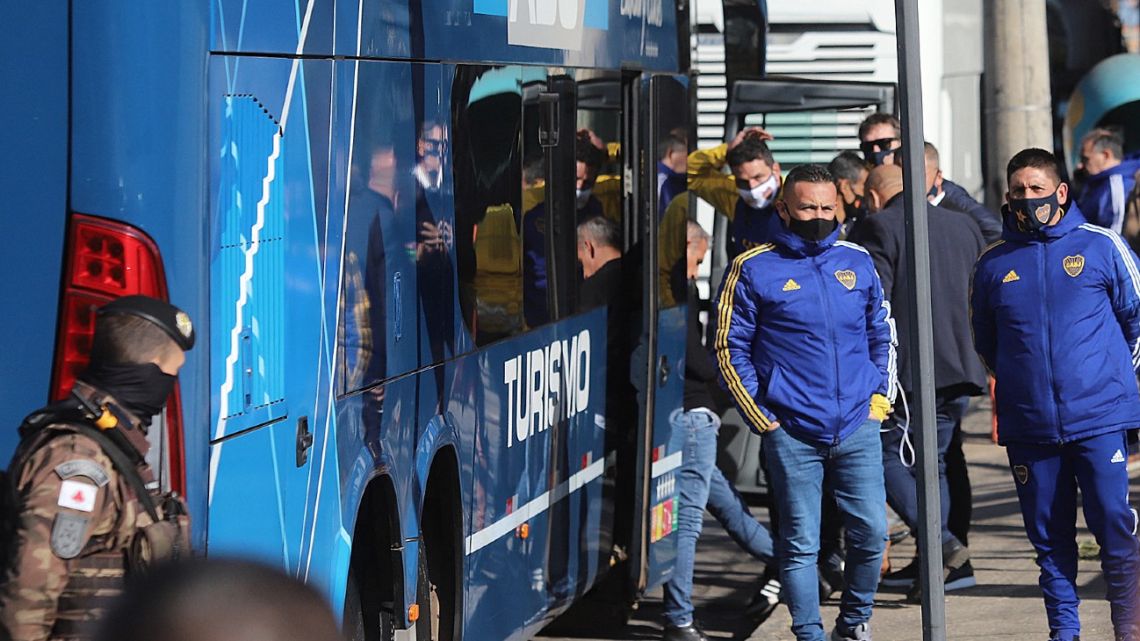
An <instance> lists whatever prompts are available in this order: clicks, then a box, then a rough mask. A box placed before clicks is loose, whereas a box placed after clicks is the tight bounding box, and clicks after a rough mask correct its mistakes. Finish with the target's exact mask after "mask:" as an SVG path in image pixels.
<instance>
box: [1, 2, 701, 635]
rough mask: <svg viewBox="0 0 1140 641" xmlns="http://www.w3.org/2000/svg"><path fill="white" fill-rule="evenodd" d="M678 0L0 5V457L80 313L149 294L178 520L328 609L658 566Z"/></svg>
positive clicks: (390, 608) (198, 538)
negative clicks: (175, 338)
mask: <svg viewBox="0 0 1140 641" xmlns="http://www.w3.org/2000/svg"><path fill="white" fill-rule="evenodd" d="M686 23H687V18H685V17H684V16H681V17H678V15H677V12H676V9H675V7H674V5H673V3H667V2H662V1H661V0H637V1H627V0H527V1H526V2H521V1H519V0H383V1H380V0H357V1H355V2H350V1H345V0H340V1H337V2H334V1H333V0H240V1H239V0H215V1H213V2H201V1H197V2H191V1H186V2H149V1H145V0H97V1H84V2H44V3H21V4H19V5H18V6H10V7H9V10H8V12H7V13H6V15H5V19H4V21H2V23H0V42H2V43H3V44H2V45H0V47H3V49H2V51H3V54H2V59H3V61H4V64H3V65H0V81H2V82H3V84H4V86H6V87H8V88H9V91H7V92H6V97H5V100H3V101H0V116H2V117H3V118H4V119H5V121H6V122H8V123H9V125H8V126H7V127H6V128H5V133H4V141H5V142H6V144H5V145H4V149H5V150H6V152H7V154H6V159H5V161H4V169H3V172H0V175H2V176H3V190H2V191H3V193H4V195H5V203H4V214H3V218H4V222H5V224H6V226H7V228H8V234H9V236H8V238H9V239H10V241H12V242H9V243H8V245H9V247H8V251H7V252H5V253H4V258H3V259H2V260H3V263H2V265H3V268H4V270H5V272H6V284H5V294H6V295H5V299H6V301H7V302H6V303H5V306H4V329H5V331H4V332H2V333H0V352H2V353H3V354H4V363H5V367H4V368H3V379H2V380H0V419H2V421H3V423H4V424H6V425H8V426H9V427H8V428H7V429H5V430H3V431H2V432H0V456H3V457H4V458H5V459H6V458H7V457H8V456H10V453H11V451H12V449H13V448H14V445H15V441H16V433H15V429H14V428H15V426H16V425H17V424H18V423H19V421H20V419H21V418H22V417H23V416H24V414H26V413H27V412H29V411H31V410H32V409H34V408H36V407H38V406H40V405H42V404H44V403H45V402H47V401H49V400H51V399H54V398H58V397H60V396H61V395H64V394H66V393H67V390H68V389H69V386H70V384H71V382H72V381H73V380H74V377H75V375H76V373H77V372H78V371H79V370H80V369H81V368H82V367H83V364H84V362H85V359H86V350H87V348H88V346H89V341H90V333H91V331H92V313H91V310H92V309H93V307H94V306H96V305H98V304H101V303H102V302H105V301H107V300H110V299H111V298H114V297H116V296H120V295H125V294H130V293H144V294H149V295H153V296H159V297H164V298H168V299H169V300H171V301H172V302H174V303H175V304H177V305H179V306H181V307H182V308H184V309H186V310H187V311H188V312H189V313H190V315H191V317H192V318H193V320H194V322H195V323H196V325H197V327H198V333H199V343H198V346H197V347H196V348H195V349H194V350H193V351H192V352H191V353H190V354H189V355H188V361H187V365H186V367H185V368H184V369H183V372H182V375H181V377H180V387H179V389H178V390H177V391H176V392H175V394H174V395H173V397H172V399H171V402H170V404H169V406H168V409H167V412H166V413H165V415H164V416H162V417H159V418H158V419H156V422H155V425H153V426H152V429H151V430H150V438H151V440H152V441H154V442H155V444H156V446H157V447H156V448H155V450H154V455H153V456H154V463H155V465H156V466H158V468H159V469H160V470H161V477H162V480H163V483H164V484H166V485H167V486H168V487H172V488H175V489H178V490H180V491H182V492H183V493H184V494H185V495H186V496H187V497H188V500H189V502H190V505H191V509H192V515H193V522H194V540H195V545H196V547H197V549H198V550H205V551H207V553H208V554H210V555H240V556H245V557H252V558H257V559H262V560H264V561H266V562H269V563H271V564H275V565H277V566H279V567H282V568H284V569H285V570H286V571H288V572H289V573H291V574H293V575H295V576H297V577H299V578H302V579H304V580H305V581H307V582H309V583H310V584H312V585H314V586H316V587H317V588H318V589H319V590H320V591H321V592H322V593H324V594H325V595H326V596H327V598H328V599H329V601H330V602H331V603H332V605H333V607H334V609H337V610H338V611H343V612H344V613H345V628H346V630H347V631H349V632H350V633H351V636H352V637H353V638H359V639H374V638H375V639H379V638H391V637H399V638H408V639H410V638H419V639H426V638H430V639H458V638H461V637H462V638H466V639H494V640H496V641H497V640H500V639H508V638H510V639H518V638H526V637H529V636H531V635H533V634H534V633H535V632H537V631H538V630H539V629H540V628H541V627H543V626H544V625H546V624H547V623H549V622H550V621H551V620H552V619H554V618H555V617H556V616H557V615H558V614H559V613H561V612H563V611H565V610H566V609H567V608H568V607H570V606H571V605H572V604H575V602H578V603H588V602H589V599H588V598H587V599H583V598H581V597H583V595H584V594H586V593H587V592H588V591H589V590H590V589H591V588H592V587H594V588H596V589H601V588H604V587H607V586H608V587H609V588H610V589H611V591H610V592H608V593H607V594H608V596H607V597H606V599H602V601H615V599H616V602H619V603H629V602H631V601H630V600H631V599H633V598H635V597H636V595H638V594H640V593H641V592H643V591H644V590H646V589H648V588H650V587H652V586H654V585H657V584H660V583H661V582H662V581H663V580H664V579H665V578H666V577H667V576H668V574H669V572H670V571H671V567H672V561H673V558H674V556H675V551H674V548H675V546H674V539H675V538H676V537H675V536H674V535H673V530H674V528H675V518H676V512H675V509H674V508H675V501H676V484H675V482H674V474H675V470H676V468H677V466H678V465H679V463H680V457H681V454H680V451H679V449H678V447H677V446H676V445H675V444H671V443H670V435H671V432H670V421H669V418H670V414H672V413H673V412H675V411H678V410H679V409H680V405H681V392H682V376H681V372H682V371H683V359H684V344H685V341H684V318H685V315H684V308H683V305H678V304H676V303H675V302H674V301H675V300H676V299H677V297H675V296H672V295H668V294H667V291H668V289H669V283H667V282H665V281H667V280H669V274H670V273H675V271H676V270H672V272H671V266H670V265H661V264H660V262H661V261H662V260H665V259H668V260H672V259H673V258H674V257H677V256H683V254H684V248H683V239H684V237H685V234H684V232H683V230H682V231H680V233H677V230H672V231H670V230H664V229H659V228H658V225H659V224H660V223H659V221H658V218H657V216H656V212H657V209H658V208H657V202H656V199H657V182H656V177H655V171H656V169H655V166H656V158H657V155H656V153H657V145H658V144H659V142H661V141H663V140H665V138H666V137H667V136H669V135H674V136H675V135H677V130H678V129H686V128H688V127H690V126H691V123H690V118H689V109H690V107H689V105H690V100H689V83H688V80H687V78H686V77H685V76H684V75H680V74H679V73H678V72H679V69H680V68H681V67H682V66H683V65H682V60H683V59H684V57H685V55H686V53H685V48H686V47H687V44H688V40H687V36H686V35H684V33H683V32H684V29H683V28H679V25H680V27H683V25H684V24H686ZM585 129H588V130H590V131H591V132H593V134H592V135H593V136H594V138H590V137H589V135H587V134H579V133H578V132H579V130H585ZM671 132H672V133H671ZM583 137H584V138H586V139H587V140H591V141H595V140H596V141H599V142H600V143H603V144H602V146H601V147H598V146H597V144H593V145H591V146H592V149H593V151H592V152H591V151H590V150H587V152H588V153H587V154H586V155H587V156H589V155H590V154H591V153H592V154H593V156H592V157H593V158H595V160H596V164H597V165H599V166H598V168H597V170H596V171H595V172H594V173H595V174H596V180H595V181H594V183H593V185H592V189H591V190H588V191H583V190H578V189H576V187H577V186H578V185H577V184H576V178H579V177H581V173H582V172H583V169H582V168H583V167H586V169H585V174H586V176H585V178H586V182H587V185H586V186H587V187H589V186H590V185H589V184H588V183H589V182H590V178H591V171H594V170H592V169H591V166H587V165H584V164H583V163H580V162H578V161H579V160H580V156H581V153H582V152H581V150H582V149H583V148H584V146H583V144H582V143H581V142H578V139H579V138H583ZM690 139H691V137H690ZM576 148H577V149H576ZM576 154H578V155H577V156H576ZM587 211H589V212H591V213H589V214H588V215H601V216H605V217H606V218H609V219H610V220H612V221H614V222H615V223H617V228H618V229H619V231H620V236H621V244H622V249H623V250H624V256H623V258H622V259H621V263H620V265H621V280H620V281H615V282H618V286H617V289H616V290H611V293H614V292H616V296H612V297H611V298H612V300H613V302H612V303H611V304H609V305H608V306H607V305H606V304H601V305H595V306H594V307H592V308H588V307H587V306H586V305H585V304H584V298H585V297H583V296H581V295H580V294H581V293H582V290H583V288H584V287H585V285H584V283H583V281H582V277H583V274H582V273H581V271H580V267H579V265H578V262H577V260H576V249H577V241H576V231H575V230H576V225H577V222H578V221H579V219H581V218H582V217H583V216H585V215H587V214H585V213H583V212H587ZM659 238H663V239H664V238H667V239H670V240H669V242H679V243H681V245H679V246H678V247H668V248H666V247H664V246H663V245H662V244H661V243H659V240H658V239H659ZM662 257H665V258H662ZM682 269H683V266H682ZM587 282H588V281H587ZM682 300H683V299H682ZM614 595H617V597H614Z"/></svg>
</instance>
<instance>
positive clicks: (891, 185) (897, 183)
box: [866, 165, 903, 212]
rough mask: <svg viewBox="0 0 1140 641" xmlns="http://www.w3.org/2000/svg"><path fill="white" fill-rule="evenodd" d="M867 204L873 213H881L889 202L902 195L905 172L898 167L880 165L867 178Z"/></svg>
mask: <svg viewBox="0 0 1140 641" xmlns="http://www.w3.org/2000/svg"><path fill="white" fill-rule="evenodd" d="M866 190H867V195H868V196H870V201H869V202H868V203H867V204H868V208H869V209H870V210H871V211H872V212H876V211H880V210H881V209H883V208H884V207H886V206H887V202H888V201H889V200H890V199H892V198H894V197H895V196H897V195H899V194H900V193H902V190H903V172H902V167H899V166H898V165H879V166H878V167H875V168H874V169H872V170H871V175H870V176H867V186H866Z"/></svg>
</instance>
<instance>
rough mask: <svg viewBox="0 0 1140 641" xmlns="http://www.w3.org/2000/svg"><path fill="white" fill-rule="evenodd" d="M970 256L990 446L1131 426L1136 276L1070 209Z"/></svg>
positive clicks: (1137, 342)
mask: <svg viewBox="0 0 1140 641" xmlns="http://www.w3.org/2000/svg"><path fill="white" fill-rule="evenodd" d="M1071 207H1072V208H1071V209H1070V210H1069V212H1068V213H1067V214H1066V215H1065V217H1064V218H1062V219H1061V221H1060V222H1059V223H1057V224H1056V225H1054V226H1052V227H1045V228H1044V229H1042V230H1041V231H1039V232H1036V233H1033V234H1026V233H1023V232H1020V231H1017V230H1016V228H1014V227H1013V225H1012V223H1010V222H1009V221H1007V222H1006V226H1005V231H1004V232H1003V234H1002V238H1003V240H1001V241H998V242H997V243H994V244H993V245H991V246H990V247H989V249H987V250H986V252H985V253H983V254H982V256H981V258H979V259H978V263H977V265H976V266H975V268H974V278H973V286H972V291H971V292H970V304H971V319H970V320H971V324H972V326H973V330H974V347H975V348H976V349H977V351H978V354H979V355H980V356H981V357H982V360H983V361H984V362H985V364H986V367H987V368H989V370H990V371H991V372H993V374H994V379H995V380H996V382H997V388H996V397H997V413H998V441H999V442H1000V443H1002V444H1006V443H1034V444H1050V443H1052V444H1056V443H1064V442H1067V441H1073V440H1077V439H1082V438H1088V437H1091V436H1096V435H1098V434H1105V433H1108V432H1113V431H1118V430H1122V429H1127V428H1132V427H1136V426H1138V425H1140V393H1138V392H1137V387H1136V376H1135V373H1134V369H1135V368H1136V366H1137V365H1138V364H1140V270H1138V269H1137V265H1136V258H1135V256H1134V255H1133V254H1132V251H1131V250H1130V249H1129V248H1128V246H1127V245H1125V243H1124V241H1123V240H1122V239H1121V238H1120V236H1119V235H1118V234H1116V233H1115V232H1112V231H1109V230H1107V229H1104V228H1102V227H1098V226H1096V225H1092V224H1090V223H1088V222H1086V221H1085V218H1084V216H1083V215H1082V214H1081V211H1080V209H1079V208H1078V207H1076V206H1071Z"/></svg>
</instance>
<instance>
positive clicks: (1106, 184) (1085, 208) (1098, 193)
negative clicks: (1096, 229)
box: [1077, 156, 1140, 234]
mask: <svg viewBox="0 0 1140 641" xmlns="http://www.w3.org/2000/svg"><path fill="white" fill-rule="evenodd" d="M1137 171H1140V158H1138V157H1135V156H1129V157H1127V158H1125V159H1124V161H1123V162H1121V163H1120V164H1119V165H1117V166H1115V167H1113V168H1112V169H1105V170H1104V171H1102V172H1100V173H1099V174H1097V175H1095V176H1089V179H1088V181H1086V182H1085V188H1084V190H1083V191H1082V192H1081V196H1080V198H1077V205H1078V206H1080V208H1081V211H1082V212H1084V214H1085V218H1087V219H1088V221H1089V222H1090V223H1093V224H1094V225H1100V226H1101V227H1107V228H1108V229H1111V230H1112V231H1114V232H1116V233H1118V234H1119V233H1120V228H1121V226H1122V225H1123V224H1124V211H1125V208H1126V207H1127V206H1128V194H1129V193H1131V192H1132V187H1133V186H1134V185H1135V184H1136V178H1135V176H1136V172H1137Z"/></svg>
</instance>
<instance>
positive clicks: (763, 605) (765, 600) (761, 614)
mask: <svg viewBox="0 0 1140 641" xmlns="http://www.w3.org/2000/svg"><path fill="white" fill-rule="evenodd" d="M782 593H783V586H781V585H780V573H779V572H778V571H777V570H776V569H775V568H771V567H769V568H765V569H764V574H763V575H762V576H761V577H760V589H758V590H756V592H755V593H754V594H753V595H752V598H751V599H749V600H748V605H747V606H745V608H744V616H743V620H742V621H741V623H740V626H739V627H738V628H737V630H736V633H735V634H733V635H732V638H733V639H738V640H740V639H747V638H748V637H750V636H752V633H753V632H755V631H756V628H759V627H760V626H761V625H763V624H764V622H765V621H767V620H768V617H770V616H772V613H773V612H775V611H776V606H778V605H780V595H781V594H782Z"/></svg>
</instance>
